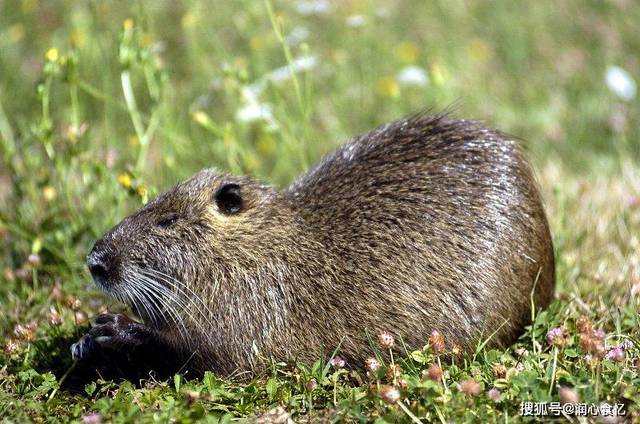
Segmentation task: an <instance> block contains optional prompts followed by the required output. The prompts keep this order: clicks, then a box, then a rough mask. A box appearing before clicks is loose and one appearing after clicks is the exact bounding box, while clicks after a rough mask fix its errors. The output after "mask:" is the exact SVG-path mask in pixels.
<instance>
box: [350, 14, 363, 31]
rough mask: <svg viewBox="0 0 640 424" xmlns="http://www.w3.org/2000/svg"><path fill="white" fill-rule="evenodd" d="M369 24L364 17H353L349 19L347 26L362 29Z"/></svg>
mask: <svg viewBox="0 0 640 424" xmlns="http://www.w3.org/2000/svg"><path fill="white" fill-rule="evenodd" d="M366 23H367V18H365V17H364V16H363V15H351V16H348V17H347V26H350V27H351V28H360V27H361V26H364V25H365V24H366Z"/></svg>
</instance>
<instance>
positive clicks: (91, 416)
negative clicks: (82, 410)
mask: <svg viewBox="0 0 640 424" xmlns="http://www.w3.org/2000/svg"><path fill="white" fill-rule="evenodd" d="M82 422H83V423H84V424H100V423H101V422H102V415H101V414H100V413H99V412H90V413H88V414H86V415H83V416H82Z"/></svg>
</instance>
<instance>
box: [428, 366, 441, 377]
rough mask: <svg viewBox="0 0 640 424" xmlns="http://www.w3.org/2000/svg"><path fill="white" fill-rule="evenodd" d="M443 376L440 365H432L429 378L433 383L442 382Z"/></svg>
mask: <svg viewBox="0 0 640 424" xmlns="http://www.w3.org/2000/svg"><path fill="white" fill-rule="evenodd" d="M442 374H443V373H442V368H440V367H439V366H438V364H431V366H430V367H429V369H428V370H427V376H428V377H429V378H430V379H432V380H433V381H440V380H442Z"/></svg>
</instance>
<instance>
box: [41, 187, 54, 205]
mask: <svg viewBox="0 0 640 424" xmlns="http://www.w3.org/2000/svg"><path fill="white" fill-rule="evenodd" d="M42 195H43V196H44V198H45V200H46V201H47V202H50V201H52V200H53V199H55V198H56V189H55V188H53V187H51V186H46V187H45V188H43V189H42Z"/></svg>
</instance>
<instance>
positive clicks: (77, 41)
mask: <svg viewBox="0 0 640 424" xmlns="http://www.w3.org/2000/svg"><path fill="white" fill-rule="evenodd" d="M69 39H70V40H71V44H72V45H73V46H76V47H84V46H85V45H86V44H87V34H85V32H84V31H81V30H79V29H74V30H73V31H71V34H70V35H69Z"/></svg>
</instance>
